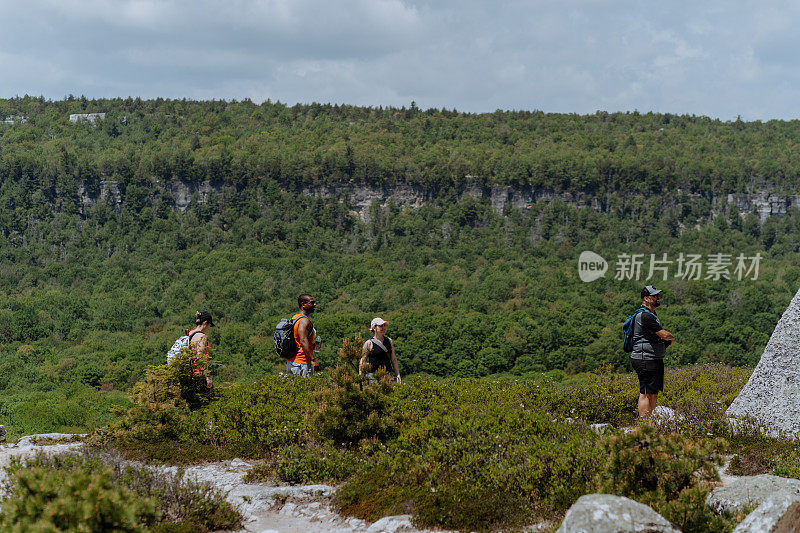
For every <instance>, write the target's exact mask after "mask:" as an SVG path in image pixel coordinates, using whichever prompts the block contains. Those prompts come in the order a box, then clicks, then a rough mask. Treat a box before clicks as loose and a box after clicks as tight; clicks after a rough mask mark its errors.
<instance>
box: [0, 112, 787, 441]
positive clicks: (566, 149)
mask: <svg viewBox="0 0 800 533" xmlns="http://www.w3.org/2000/svg"><path fill="white" fill-rule="evenodd" d="M82 112H87V113H88V112H106V113H107V115H106V118H105V120H101V121H98V122H97V123H96V124H95V125H94V126H93V125H92V124H89V123H71V122H69V118H68V114H70V113H82ZM2 115H5V116H20V115H23V116H25V118H26V120H27V122H26V123H20V122H17V123H15V124H2V123H0V258H1V259H0V370H1V371H0V391H2V392H3V394H2V395H0V419H3V420H8V421H10V422H9V423H10V424H11V425H16V427H17V428H26V427H28V428H30V430H36V429H40V428H44V427H47V428H51V429H55V428H60V429H62V430H69V429H70V428H85V427H87V426H92V425H94V424H96V423H99V422H101V421H103V420H106V419H107V417H108V415H107V413H105V411H103V409H105V407H100V406H105V405H107V404H108V402H110V401H123V400H121V399H120V398H122V396H121V395H118V391H119V390H127V389H128V388H129V387H130V386H131V385H132V384H133V383H135V382H136V381H138V380H139V379H141V378H142V377H143V375H144V369H145V367H146V366H147V365H154V364H161V363H163V362H164V361H165V354H166V351H167V350H168V349H169V347H170V346H171V345H172V343H173V342H174V340H175V339H176V338H177V337H178V336H180V335H181V334H182V331H183V329H184V328H186V327H190V326H191V324H192V320H193V316H194V312H195V311H199V310H209V311H211V312H212V313H213V315H214V319H215V323H216V324H217V327H215V328H212V330H211V334H210V335H211V345H212V348H213V350H214V351H213V352H212V355H213V357H214V360H215V362H216V363H218V366H215V367H214V370H215V372H216V376H217V377H216V379H215V382H223V381H226V380H242V379H247V380H251V379H258V378H259V377H261V376H264V375H266V374H271V373H274V372H275V371H276V369H277V368H279V367H280V364H281V360H280V359H279V358H278V356H277V355H275V353H274V348H273V343H272V333H273V330H274V326H275V323H277V321H278V320H279V319H280V318H282V317H285V316H289V315H290V314H291V313H292V312H293V311H294V310H295V308H296V298H297V295H298V294H299V293H301V292H310V293H312V294H313V295H314V296H315V298H316V299H317V301H318V302H320V304H319V306H318V311H317V314H316V315H315V316H314V324H315V327H316V328H317V331H318V333H319V334H320V335H321V337H322V339H323V349H322V353H321V354H320V359H321V361H322V362H323V364H324V365H328V366H330V365H332V364H333V363H334V362H335V360H336V351H337V349H338V347H339V346H340V344H341V341H342V339H343V338H344V337H346V336H349V337H352V336H353V335H355V334H357V333H360V334H361V335H363V336H365V337H366V336H367V335H368V334H369V332H368V324H369V321H370V319H371V318H373V317H374V316H381V317H383V318H384V319H386V320H388V321H389V327H388V332H387V333H388V335H389V336H390V337H392V338H393V339H394V340H395V345H396V348H397V352H398V359H399V363H400V367H401V371H402V373H403V374H404V375H405V374H409V373H427V374H431V375H436V376H460V377H474V378H479V377H483V376H489V375H505V376H521V377H531V378H535V377H537V376H541V375H542V374H543V373H545V374H546V375H548V376H550V377H551V378H555V379H559V378H560V377H562V376H564V375H565V374H571V373H579V372H583V371H596V370H598V369H603V368H607V369H610V370H617V371H625V370H627V369H628V362H627V355H626V354H624V353H623V352H622V350H621V322H622V320H623V319H624V317H625V316H626V315H628V314H629V313H630V312H632V311H633V310H634V309H635V308H636V307H637V306H638V304H639V302H640V299H639V290H640V289H641V287H642V286H643V285H645V284H647V283H654V284H655V285H657V286H658V287H659V288H663V289H665V291H666V292H665V294H666V297H665V299H664V301H665V303H666V304H667V305H666V306H665V307H663V308H661V309H660V310H659V315H660V316H661V317H662V323H663V324H664V326H665V327H666V328H667V329H668V330H670V331H672V332H674V333H675V334H676V336H677V341H676V343H675V345H674V346H673V347H671V348H670V350H669V352H668V358H667V364H668V365H670V366H679V365H685V364H693V363H716V362H720V363H725V364H732V365H754V364H755V363H756V362H757V361H758V358H759V357H760V355H761V351H762V350H763V348H764V345H765V344H766V342H767V340H768V338H769V335H770V334H771V333H772V330H773V328H774V326H775V324H776V323H777V321H778V319H779V318H780V316H781V313H782V312H783V310H784V309H785V307H786V305H787V304H788V302H789V301H790V300H791V297H792V296H793V295H794V293H795V291H796V290H797V287H798V283H800V266H798V265H800V263H799V262H798V250H799V249H800V232H798V227H800V210H797V209H794V208H791V209H789V211H788V214H787V215H786V216H784V217H780V218H779V217H771V218H768V219H767V220H766V221H764V222H761V221H760V220H759V218H758V216H756V215H755V214H754V213H739V212H738V210H737V209H736V208H735V206H734V205H721V204H714V205H713V206H712V203H711V202H710V201H709V199H708V198H707V197H706V196H707V195H705V194H704V191H706V192H707V191H711V192H713V193H714V194H716V193H717V192H718V191H726V190H740V188H741V187H745V186H747V184H748V183H751V182H753V180H755V182H758V183H762V184H763V183H769V184H771V186H774V187H776V188H777V187H783V188H786V189H789V188H791V187H792V186H793V185H792V184H794V183H796V180H794V178H793V176H794V174H793V173H792V172H793V171H791V168H793V167H792V166H791V161H792V160H793V158H794V157H795V155H794V152H793V150H792V146H793V144H792V143H793V142H794V140H793V139H795V138H800V123H795V122H791V123H783V122H780V123H779V122H776V123H767V124H759V123H746V124H738V123H722V122H719V121H712V120H709V119H705V118H702V117H676V116H667V115H638V114H634V113H629V114H598V115H590V116H585V117H581V116H577V115H547V114H542V113H517V112H502V113H494V114H484V115H467V114H461V113H457V112H455V111H452V112H451V111H444V110H442V111H438V110H428V111H422V110H419V109H416V108H415V107H414V106H412V107H411V108H408V109H405V110H403V109H374V108H357V107H348V106H324V105H309V106H293V107H287V106H284V105H282V104H278V103H275V104H272V103H265V104H262V105H255V104H253V103H251V102H189V101H174V100H173V101H169V100H153V101H142V100H132V99H128V100H121V99H119V100H85V99H68V100H66V101H62V102H48V101H45V100H43V99H37V98H29V97H26V98H20V99H11V100H0V116H2ZM351 123H352V124H351ZM662 128H663V130H662ZM504 131H505V135H506V139H505V140H504V138H503V135H504V134H503V132H504ZM665 132H666V133H665ZM630 138H633V139H634V141H635V142H634V144H635V146H633V145H631V144H630V143H629V141H627V139H630ZM658 139H661V141H659V140H658ZM751 141H752V142H751ZM590 144H591V145H592V147H591V148H588V146H589V145H590ZM612 145H613V146H612ZM703 146H705V148H702V147H703ZM759 146H760V147H761V148H759ZM612 148H613V149H612ZM546 150H553V151H552V153H551V155H550V156H545V155H544V153H545V152H544V151H546ZM773 152H775V153H779V152H780V154H781V156H782V157H783V158H784V159H783V160H780V161H787V166H785V167H784V166H781V165H782V164H783V163H781V162H776V161H770V164H773V165H775V168H776V169H780V171H777V170H775V171H774V172H770V171H768V170H767V167H766V166H765V167H764V168H763V169H761V170H760V171H758V172H759V174H758V175H759V177H758V178H757V179H756V178H753V177H752V175H751V174H750V173H751V172H755V171H756V170H755V169H758V168H761V167H760V166H759V165H762V164H763V165H766V164H767V161H768V160H769V159H770V158H769V157H767V156H766V155H764V154H768V153H773ZM348 153H350V154H351V155H352V157H353V159H352V163H353V165H352V166H348V164H347V163H346V162H347V160H348V156H347V154H348ZM481 154H482V155H481ZM570 154H571V155H570ZM658 154H661V156H659V155H658ZM668 154H673V155H668ZM701 154H702V155H701ZM184 156H186V157H185V158H184ZM662 156H663V158H666V159H662V160H661V161H662V163H666V162H669V165H661V164H660V163H659V164H656V161H659V157H662ZM342 157H343V158H342ZM370 158H371V159H370ZM526 158H531V159H530V161H531V164H535V165H538V166H536V168H537V169H538V170H536V171H535V172H533V173H532V174H531V175H529V176H528V177H527V178H525V180H527V181H525V182H524V183H527V184H528V185H531V186H537V187H551V186H552V187H553V188H555V189H558V190H562V191H566V192H585V193H593V192H596V191H601V190H605V191H612V192H608V193H607V194H606V198H607V199H608V198H610V199H611V200H612V201H610V202H609V204H608V205H609V209H608V210H607V211H606V212H597V211H594V210H591V209H588V208H578V207H576V206H575V205H572V204H569V203H566V202H564V201H562V200H561V199H559V198H556V199H555V200H552V201H545V200H539V201H537V202H536V203H535V204H534V205H532V206H531V208H530V209H528V210H519V209H516V208H513V207H510V206H508V207H506V208H505V210H504V211H503V212H502V213H498V212H497V211H495V210H494V209H493V207H492V205H491V202H490V200H489V199H484V200H481V199H476V198H473V197H472V196H470V195H468V194H463V193H462V191H463V184H464V183H465V180H471V179H479V180H486V181H485V182H486V183H513V182H514V180H515V179H517V178H515V177H514V176H519V175H521V174H515V172H516V171H514V170H510V169H514V168H516V169H517V170H519V169H520V168H522V167H518V166H515V165H518V163H519V162H520V161H522V160H523V159H526ZM603 158H605V160H610V159H609V158H611V159H614V160H615V161H617V162H616V163H614V165H612V167H613V168H614V169H621V168H628V167H626V166H625V165H630V169H632V170H630V172H627V171H626V172H625V173H619V172H617V170H614V171H613V172H612V174H613V176H611V175H610V174H603V175H602V176H603V177H602V178H597V177H595V178H592V177H591V176H593V175H594V174H591V173H589V174H586V175H584V174H583V171H584V169H586V168H589V167H592V168H596V166H594V165H595V164H596V163H597V162H598V161H600V160H601V159H603ZM787 158H788V159H787ZM367 160H371V161H373V163H374V164H372V163H371V164H370V165H372V166H370V165H366V163H365V162H366V161H367ZM559 160H560V161H562V162H568V161H572V163H571V164H570V165H567V166H565V167H564V168H563V169H562V170H556V166H550V165H551V164H552V165H555V163H554V162H556V161H559ZM178 161H183V163H181V164H180V165H178V164H177V162H178ZM457 161H461V163H457ZM622 161H627V163H625V165H622V164H621V162H622ZM680 161H685V162H686V163H685V165H690V163H689V162H691V164H698V165H700V167H703V166H704V165H708V168H709V169H713V172H711V171H709V173H708V174H698V173H694V172H689V171H688V170H687V171H686V173H684V170H680V169H683V168H684V166H685V165H684V163H679V162H680ZM719 161H726V162H727V163H726V164H727V166H724V165H722V166H718V162H719ZM343 162H344V163H343ZM745 162H747V163H746V164H745ZM343 164H344V166H342V165H343ZM559 164H560V163H559ZM618 164H619V165H621V166H618ZM176 165H177V166H176ZM270 165H273V166H270ZM365 165H366V166H365ZM459 165H461V166H459ZM506 165H507V166H506ZM651 165H655V166H651ZM612 167H609V168H612ZM667 167H669V168H670V169H671V170H669V171H667V170H666V168H667ZM348 168H350V169H351V170H352V173H351V174H348V173H347V172H344V170H345V169H348ZM366 168H371V169H372V170H370V172H368V173H364V172H366V171H365V169H366ZM531 168H533V167H531ZM545 168H547V169H549V170H547V172H545V171H544V170H543V169H545ZM559 168H560V167H559ZM686 168H689V167H688V166H686ZM213 169H216V170H213ZM270 169H273V170H270ZM492 169H494V170H492ZM342 172H344V174H343V173H342ZM348 172H349V171H348ZM371 172H374V175H373V174H372V173H371ZM548 173H549V174H548ZM546 175H547V176H550V177H546V178H545V177H544V176H546ZM578 175H580V176H583V178H580V179H584V178H585V179H588V180H589V182H586V183H587V184H586V185H582V183H584V182H582V181H580V180H579V179H578V178H577V176H578ZM349 176H352V178H353V179H354V180H363V181H364V182H365V183H378V184H380V183H395V182H398V181H403V182H404V183H409V182H410V183H417V184H419V185H421V186H425V187H426V189H427V190H428V191H430V194H429V195H428V196H429V197H430V200H429V201H427V202H426V203H425V204H424V205H422V206H421V207H419V208H416V209H402V208H400V207H398V206H397V205H395V204H394V203H392V202H389V203H388V204H387V205H385V206H381V205H380V204H378V203H377V202H375V203H373V204H372V205H371V206H370V207H369V208H368V209H367V210H366V212H365V213H364V215H365V216H364V217H363V219H362V218H361V217H359V216H357V215H355V214H354V213H353V212H352V209H353V207H354V206H352V205H350V204H349V200H348V199H347V198H329V199H323V198H317V197H313V196H308V195H304V194H302V193H301V192H300V188H299V187H292V184H309V183H318V184H320V183H341V180H343V179H345V178H348V179H349ZM467 176H483V177H482V178H468V177H467ZM587 176H589V177H587ZM702 176H705V177H702ZM102 179H114V180H117V181H118V183H119V189H120V194H121V196H122V202H121V203H120V204H117V203H116V202H115V201H114V200H113V198H110V197H105V198H100V197H99V194H98V191H99V182H100V180H102ZM154 179H181V180H189V181H191V180H220V181H219V183H220V186H219V187H215V188H214V189H212V191H211V192H210V193H209V195H208V198H207V201H202V202H201V201H199V199H198V198H194V199H193V200H192V201H191V202H190V204H189V205H188V207H187V208H186V210H185V211H181V210H178V209H176V208H175V201H174V199H173V198H172V196H171V195H170V194H169V192H168V191H167V190H166V189H164V188H159V187H156V186H154V183H153V180H154ZM695 179H699V181H697V182H696V183H697V185H698V187H699V188H698V189H696V190H695V189H692V190H691V191H693V192H700V193H701V194H697V195H691V194H686V191H684V193H683V194H682V195H678V194H677V193H676V192H675V191H672V190H670V189H669V187H672V186H677V185H676V184H682V183H684V180H689V181H688V182H691V181H692V180H695ZM415 180H417V181H415ZM536 180H540V181H536ZM542 180H543V181H542ZM576 180H577V181H576ZM592 180H594V181H592ZM596 180H600V181H596ZM793 180H794V181H793ZM595 182H596V184H595V185H590V183H595ZM634 183H636V184H639V185H636V186H634ZM93 184H94V185H93ZM79 186H83V187H84V188H89V189H90V188H91V187H96V188H95V192H94V195H93V196H92V194H91V192H90V193H89V194H90V196H92V197H93V198H94V200H93V202H92V203H91V205H89V204H86V205H84V204H82V203H81V201H80V198H79V194H78V189H79ZM639 186H641V187H645V189H646V191H645V192H644V193H643V192H642V189H641V188H640V187H639ZM627 187H629V188H630V192H631V193H635V194H629V192H628V191H627V190H625V188H627ZM704 187H705V188H707V189H704ZM657 190H663V191H669V194H668V196H669V197H670V198H672V199H674V200H675V201H673V202H666V203H665V202H664V197H663V196H662V195H659V194H653V193H652V191H657ZM637 191H638V192H637ZM647 191H651V192H647ZM664 195H667V193H666V192H665V193H664ZM712 207H713V209H712ZM584 250H591V251H594V252H596V253H598V254H600V255H602V256H603V257H605V258H607V259H610V260H611V259H614V258H615V257H616V256H617V255H618V254H625V253H641V254H646V255H647V256H648V257H649V254H656V255H658V256H661V254H668V256H669V257H670V258H673V259H674V258H675V257H677V256H678V255H679V254H681V253H683V254H702V255H707V254H712V253H722V254H731V255H733V256H736V255H738V254H740V253H741V254H745V255H747V256H754V255H755V254H761V255H762V257H763V258H762V260H761V265H760V272H759V276H758V279H755V280H753V279H745V280H742V281H739V280H737V279H736V278H735V277H732V278H733V279H730V280H726V279H717V280H715V279H698V280H692V279H683V278H679V277H674V276H672V277H670V278H669V279H667V280H666V281H662V280H661V279H660V278H656V279H651V280H649V281H646V280H645V279H644V278H640V279H639V280H617V279H615V277H614V272H613V271H609V272H608V273H607V274H606V277H605V278H603V279H600V280H597V281H594V282H592V283H584V282H582V281H580V279H579V277H578V268H577V266H578V265H577V259H578V256H579V255H580V253H581V252H582V251H584ZM645 270H646V269H645ZM98 398H99V399H98ZM85 404H91V406H92V407H91V408H87V407H86V405H85ZM104 413H105V414H104ZM19 430H20V431H24V430H23V429H19Z"/></svg>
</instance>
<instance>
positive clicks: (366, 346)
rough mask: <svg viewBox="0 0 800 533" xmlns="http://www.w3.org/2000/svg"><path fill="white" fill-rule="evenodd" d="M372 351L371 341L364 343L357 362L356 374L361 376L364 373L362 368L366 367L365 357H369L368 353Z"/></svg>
mask: <svg viewBox="0 0 800 533" xmlns="http://www.w3.org/2000/svg"><path fill="white" fill-rule="evenodd" d="M371 350H372V341H370V340H366V341H364V346H362V347H361V356H362V357H361V359H359V360H358V373H359V374H362V373H363V372H364V367H365V366H367V357H368V356H369V352H370V351H371Z"/></svg>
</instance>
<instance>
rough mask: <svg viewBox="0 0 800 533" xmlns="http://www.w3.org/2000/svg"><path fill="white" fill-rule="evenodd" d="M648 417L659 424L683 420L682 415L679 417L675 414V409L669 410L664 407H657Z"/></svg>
mask: <svg viewBox="0 0 800 533" xmlns="http://www.w3.org/2000/svg"><path fill="white" fill-rule="evenodd" d="M650 417H651V418H653V419H655V420H658V421H661V422H681V421H683V420H685V418H684V416H683V415H679V414H678V413H676V412H675V409H671V408H669V407H667V406H666V405H657V406H656V408H655V409H653V412H652V413H650Z"/></svg>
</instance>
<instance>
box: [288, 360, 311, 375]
mask: <svg viewBox="0 0 800 533" xmlns="http://www.w3.org/2000/svg"><path fill="white" fill-rule="evenodd" d="M286 373H287V374H289V375H290V376H300V377H304V378H308V377H311V376H313V375H314V367H313V366H312V365H311V364H307V365H304V364H301V363H294V362H292V361H286Z"/></svg>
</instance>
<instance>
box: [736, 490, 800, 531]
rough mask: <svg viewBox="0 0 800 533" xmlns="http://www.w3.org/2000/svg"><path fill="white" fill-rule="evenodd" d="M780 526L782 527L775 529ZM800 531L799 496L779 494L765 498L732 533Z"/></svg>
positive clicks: (788, 493)
mask: <svg viewBox="0 0 800 533" xmlns="http://www.w3.org/2000/svg"><path fill="white" fill-rule="evenodd" d="M779 524H780V526H782V527H776V526H778V525H779ZM798 530H800V494H793V493H791V492H779V493H778V494H775V495H773V496H770V497H769V498H767V499H766V500H765V501H764V503H762V504H761V505H759V506H758V507H757V508H756V510H755V511H753V512H752V513H750V514H749V515H747V518H745V519H744V520H742V522H741V523H740V524H739V525H738V526H736V529H734V530H733V533H762V532H763V531H798Z"/></svg>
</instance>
